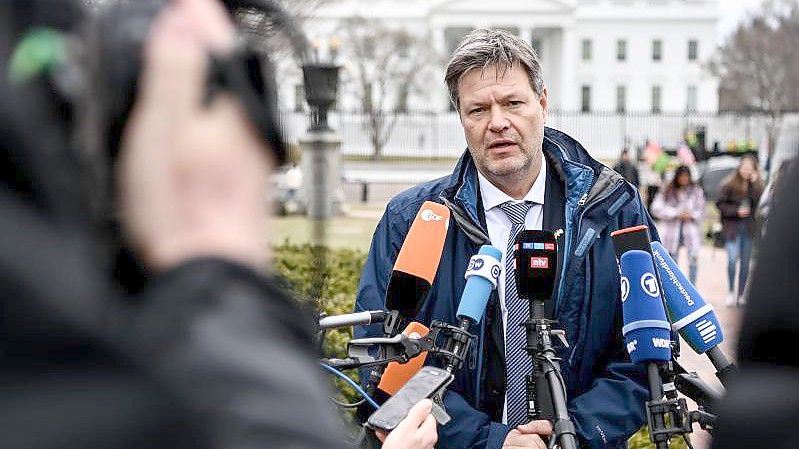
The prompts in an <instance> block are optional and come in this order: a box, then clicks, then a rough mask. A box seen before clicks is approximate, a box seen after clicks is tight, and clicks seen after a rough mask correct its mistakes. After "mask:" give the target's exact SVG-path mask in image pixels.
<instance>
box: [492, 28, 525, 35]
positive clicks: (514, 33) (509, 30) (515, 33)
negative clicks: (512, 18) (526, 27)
mask: <svg viewBox="0 0 799 449" xmlns="http://www.w3.org/2000/svg"><path fill="white" fill-rule="evenodd" d="M494 29H495V30H502V31H507V32H508V33H510V34H512V35H514V36H518V35H519V28H518V27H496V28H494Z"/></svg>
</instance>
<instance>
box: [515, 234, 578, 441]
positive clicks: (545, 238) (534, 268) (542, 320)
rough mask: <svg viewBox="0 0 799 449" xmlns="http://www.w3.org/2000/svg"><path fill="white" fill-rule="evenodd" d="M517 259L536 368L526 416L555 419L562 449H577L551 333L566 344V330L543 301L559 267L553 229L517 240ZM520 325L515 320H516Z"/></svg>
mask: <svg viewBox="0 0 799 449" xmlns="http://www.w3.org/2000/svg"><path fill="white" fill-rule="evenodd" d="M514 243H515V244H514V251H513V262H514V268H515V271H516V290H517V291H518V293H519V297H520V298H521V299H526V300H527V301H528V302H529V304H530V318H529V319H528V320H527V321H526V322H524V323H521V324H522V325H524V327H525V329H526V337H527V340H526V343H527V344H526V347H525V349H526V351H527V353H528V354H529V356H530V357H531V358H532V361H533V364H532V372H531V373H529V374H528V375H527V376H526V378H525V382H526V390H527V401H528V410H527V418H528V420H536V419H547V420H549V421H552V429H553V436H552V441H553V442H557V443H558V444H559V447H561V448H563V449H574V448H577V447H578V445H577V439H576V429H575V426H574V423H573V422H572V420H571V418H570V417H569V412H568V408H567V405H566V402H567V401H566V385H565V383H564V381H563V376H562V375H561V373H560V362H559V359H558V356H557V353H556V351H555V348H554V347H553V345H552V337H553V336H554V337H558V338H560V340H561V342H562V344H563V345H564V346H566V347H568V343H567V342H566V337H565V336H564V333H563V331H562V330H557V329H552V325H553V324H555V323H556V322H555V321H553V320H551V319H549V318H548V317H547V316H546V311H545V308H544V302H545V301H548V300H549V299H550V297H551V296H552V291H553V290H554V288H555V282H556V277H557V272H558V244H557V240H556V239H555V234H554V233H553V232H552V231H541V230H525V231H522V232H520V233H519V235H518V236H517V237H516V241H515V242H514ZM514 324H516V323H514Z"/></svg>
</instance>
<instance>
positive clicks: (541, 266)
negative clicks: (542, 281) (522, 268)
mask: <svg viewBox="0 0 799 449" xmlns="http://www.w3.org/2000/svg"><path fill="white" fill-rule="evenodd" d="M530 268H535V269H537V270H546V269H547V268H549V257H531V258H530Z"/></svg>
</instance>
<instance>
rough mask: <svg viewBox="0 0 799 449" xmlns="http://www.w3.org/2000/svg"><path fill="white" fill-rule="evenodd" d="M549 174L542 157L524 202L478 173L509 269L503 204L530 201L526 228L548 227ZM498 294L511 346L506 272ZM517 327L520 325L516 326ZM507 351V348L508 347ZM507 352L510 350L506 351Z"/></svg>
mask: <svg viewBox="0 0 799 449" xmlns="http://www.w3.org/2000/svg"><path fill="white" fill-rule="evenodd" d="M546 174H547V162H546V158H545V157H542V158H541V170H540V171H539V172H538V177H537V178H536V179H535V182H534V183H533V186H532V187H530V191H529V192H527V194H526V195H525V196H524V198H522V199H521V200H515V199H513V198H511V197H510V196H509V195H508V194H507V193H505V192H503V191H502V190H499V188H498V187H497V186H495V185H494V184H491V181H489V180H488V179H486V177H485V176H483V175H482V174H481V173H480V172H479V171H478V172H477V179H478V182H479V183H480V196H481V197H482V199H483V208H484V209H485V216H486V225H487V226H488V238H489V239H490V240H491V245H492V246H495V247H496V248H497V249H499V250H500V251H502V260H501V262H502V266H503V267H504V266H505V258H506V257H507V254H505V253H506V252H507V250H508V238H509V237H510V230H511V222H510V219H509V218H508V216H507V215H505V213H504V212H502V209H500V208H499V205H500V204H503V203H506V202H508V201H512V202H514V203H520V202H522V201H530V202H532V203H533V206H532V207H531V208H530V210H529V211H528V212H527V215H526V216H525V219H524V228H525V229H538V230H540V229H542V228H543V225H544V193H545V190H546ZM497 293H498V294H499V307H500V310H501V311H502V328H503V332H504V337H503V339H504V340H505V344H506V345H507V344H508V343H507V328H508V307H507V306H506V304H505V272H504V270H503V273H502V275H501V276H500V277H499V283H498V285H497ZM513 324H516V323H513ZM506 348H507V346H506ZM506 351H507V349H506ZM507 414H508V397H507V393H506V395H505V407H504V411H503V413H502V421H503V422H507Z"/></svg>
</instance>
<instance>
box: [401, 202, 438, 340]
mask: <svg viewBox="0 0 799 449" xmlns="http://www.w3.org/2000/svg"><path fill="white" fill-rule="evenodd" d="M449 217H450V211H449V209H448V208H447V207H446V206H444V205H443V204H438V203H434V202H432V201H425V202H424V204H422V207H421V208H420V209H419V212H418V213H417V214H416V218H415V219H414V220H413V223H412V224H411V227H410V229H409V230H408V235H407V236H406V237H405V241H404V242H403V243H402V247H401V248H400V251H399V254H398V255H397V260H396V261H395V262H394V269H393V271H392V273H391V278H390V279H389V282H388V287H387V288H386V309H388V310H396V311H398V312H399V315H400V317H401V319H400V320H399V321H404V320H410V319H413V318H414V317H416V315H417V314H418V313H419V307H420V306H421V304H422V302H423V301H424V299H425V297H426V296H427V293H428V292H429V291H430V287H431V286H432V285H433V280H434V279H435V276H436V272H437V271H438V264H439V263H440V262H441V253H442V252H443V251H444V241H445V240H446V238H447V230H448V228H449ZM402 325H404V323H398V325H397V328H399V327H400V326H402Z"/></svg>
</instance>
